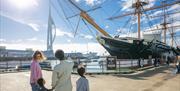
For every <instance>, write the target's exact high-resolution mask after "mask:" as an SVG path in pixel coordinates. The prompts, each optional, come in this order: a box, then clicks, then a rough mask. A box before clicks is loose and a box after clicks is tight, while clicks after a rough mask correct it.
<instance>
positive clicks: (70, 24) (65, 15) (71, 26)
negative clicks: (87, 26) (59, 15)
mask: <svg viewBox="0 0 180 91" xmlns="http://www.w3.org/2000/svg"><path fill="white" fill-rule="evenodd" d="M57 1H58V4H59V6H60V8H61V10H62V12H63V15H64V17H65V19H66V20H67V21H68V23H69V24H68V25H69V26H70V28H71V29H72V31H73V30H74V28H73V25H72V23H71V22H70V20H69V19H68V18H67V14H66V13H65V10H64V8H63V7H62V4H61V2H60V0H57ZM67 6H68V5H67Z"/></svg>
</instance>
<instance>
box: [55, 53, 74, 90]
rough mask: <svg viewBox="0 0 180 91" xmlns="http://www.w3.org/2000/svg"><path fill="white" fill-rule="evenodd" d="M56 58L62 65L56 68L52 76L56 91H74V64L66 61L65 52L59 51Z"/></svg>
mask: <svg viewBox="0 0 180 91" xmlns="http://www.w3.org/2000/svg"><path fill="white" fill-rule="evenodd" d="M55 57H56V58H57V59H58V60H60V63H59V64H57V65H56V66H55V67H54V70H53V74H52V87H53V88H55V91H72V83H71V72H72V68H73V65H74V63H73V62H68V61H67V60H64V52H63V51H62V50H57V51H56V52H55Z"/></svg>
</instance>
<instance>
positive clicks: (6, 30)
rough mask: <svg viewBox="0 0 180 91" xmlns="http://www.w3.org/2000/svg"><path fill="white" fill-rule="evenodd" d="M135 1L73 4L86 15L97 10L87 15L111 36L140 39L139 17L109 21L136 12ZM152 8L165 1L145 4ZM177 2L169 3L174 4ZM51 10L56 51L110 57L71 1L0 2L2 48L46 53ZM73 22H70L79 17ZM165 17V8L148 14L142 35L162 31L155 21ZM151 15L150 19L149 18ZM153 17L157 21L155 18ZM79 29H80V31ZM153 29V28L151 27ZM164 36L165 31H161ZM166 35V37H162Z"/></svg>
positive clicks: (179, 41) (179, 40)
mask: <svg viewBox="0 0 180 91" xmlns="http://www.w3.org/2000/svg"><path fill="white" fill-rule="evenodd" d="M134 1H135V0H73V2H75V4H77V5H78V6H79V7H80V8H82V9H83V10H85V11H87V10H90V9H93V8H96V7H101V8H98V9H96V10H94V11H90V12H88V14H89V15H90V16H91V17H92V18H93V19H94V20H95V22H96V23H97V24H98V25H99V26H100V27H101V28H102V29H104V30H105V31H107V32H108V33H109V34H110V35H111V36H115V35H116V34H119V35H120V36H128V37H130V36H134V37H137V34H136V32H137V20H136V19H137V17H136V16H135V15H130V16H126V17H123V18H118V19H115V20H108V18H109V17H113V16H118V15H122V14H125V13H130V12H134V9H133V8H132V6H131V5H132V3H134ZM145 1H149V4H148V5H146V6H144V9H147V8H150V7H155V6H160V5H162V3H160V2H161V1H162V0H145ZM174 1H177V0H167V3H172V2H174ZM49 6H50V9H51V16H52V19H53V21H54V23H55V25H56V38H55V41H54V43H53V49H54V50H56V49H63V50H64V51H65V52H82V53H87V52H90V51H91V52H98V53H99V54H103V53H107V52H105V51H106V50H105V49H104V48H103V47H102V46H101V45H100V44H99V43H98V42H97V41H96V38H95V36H96V35H98V34H99V33H98V32H97V31H96V29H95V28H93V27H92V26H91V25H89V24H88V23H87V22H86V23H87V25H86V24H85V23H84V22H83V20H82V19H81V18H80V21H79V26H78V20H79V13H80V11H79V10H78V9H76V8H75V7H74V6H72V5H71V4H70V3H69V2H68V0H50V1H49V0H0V46H6V49H17V50H25V49H27V48H32V49H33V50H46V44H47V41H46V40H47V27H48V15H49ZM166 11H167V12H168V13H174V12H180V5H178V4H176V5H172V6H169V7H167V9H166ZM76 14H77V16H75V17H72V18H67V17H70V16H73V15H76ZM162 14H163V11H162V8H161V9H156V10H152V11H147V12H145V13H143V14H142V17H141V24H142V25H141V31H147V30H152V29H156V28H157V27H158V28H161V25H160V24H161V23H162V22H163V18H162V16H161V17H155V16H160V15H162ZM147 15H149V18H147ZM179 16H180V13H175V14H170V15H169V16H168V17H167V22H171V25H168V26H175V25H180V20H178V17H179ZM152 17H154V18H152ZM77 26H78V27H77ZM150 26H151V27H150ZM173 30H174V32H175V37H174V39H175V40H176V43H174V46H180V29H178V28H174V29H173ZM169 31H172V29H170V30H168V31H167V43H168V44H169V45H170V41H171V39H170V34H169V33H170V32H169ZM158 32H160V33H163V32H162V31H158ZM162 35H163V34H162Z"/></svg>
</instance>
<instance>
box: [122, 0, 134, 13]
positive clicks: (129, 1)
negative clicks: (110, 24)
mask: <svg viewBox="0 0 180 91" xmlns="http://www.w3.org/2000/svg"><path fill="white" fill-rule="evenodd" d="M132 4H133V2H132V0H126V1H125V2H124V3H121V6H123V8H122V9H121V10H122V11H124V10H127V11H129V9H130V7H132Z"/></svg>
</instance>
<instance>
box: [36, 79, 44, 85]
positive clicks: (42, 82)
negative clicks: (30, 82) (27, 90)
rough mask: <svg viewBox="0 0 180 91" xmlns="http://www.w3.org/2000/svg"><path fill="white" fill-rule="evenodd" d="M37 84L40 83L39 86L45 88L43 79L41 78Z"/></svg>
mask: <svg viewBox="0 0 180 91" xmlns="http://www.w3.org/2000/svg"><path fill="white" fill-rule="evenodd" d="M37 83H38V85H39V86H41V87H42V86H44V79H43V78H39V79H38V80H37Z"/></svg>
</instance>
